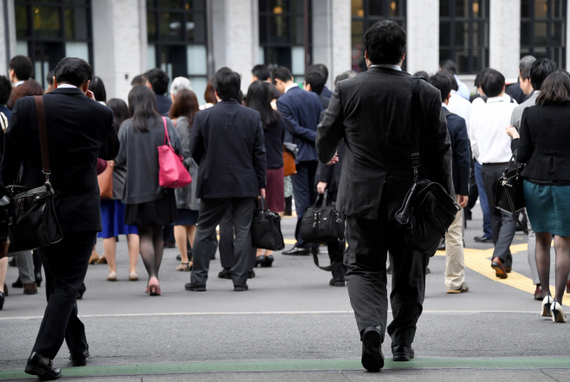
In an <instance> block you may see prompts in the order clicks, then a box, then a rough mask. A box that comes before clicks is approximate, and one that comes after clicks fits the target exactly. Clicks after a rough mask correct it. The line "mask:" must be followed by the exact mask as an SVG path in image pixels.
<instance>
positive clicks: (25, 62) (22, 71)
mask: <svg viewBox="0 0 570 382" xmlns="http://www.w3.org/2000/svg"><path fill="white" fill-rule="evenodd" d="M8 69H14V74H15V75H16V78H18V80H20V81H25V80H29V79H30V78H32V73H33V72H34V65H33V64H32V60H30V57H28V56H14V57H12V59H11V60H10V63H9V64H8Z"/></svg>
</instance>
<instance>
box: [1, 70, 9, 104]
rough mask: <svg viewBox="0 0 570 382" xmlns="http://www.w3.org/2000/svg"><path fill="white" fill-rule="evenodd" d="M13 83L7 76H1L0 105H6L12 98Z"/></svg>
mask: <svg viewBox="0 0 570 382" xmlns="http://www.w3.org/2000/svg"><path fill="white" fill-rule="evenodd" d="M11 92H12V84H11V83H10V80H9V79H8V77H6V76H0V105H6V103H7V102H8V100H9V99H10V93H11Z"/></svg>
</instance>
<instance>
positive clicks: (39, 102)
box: [34, 96, 51, 180]
mask: <svg viewBox="0 0 570 382" xmlns="http://www.w3.org/2000/svg"><path fill="white" fill-rule="evenodd" d="M34 99H35V101H36V114H37V115H38V130H39V133H40V147H41V151H42V171H43V173H44V174H45V175H46V180H49V175H50V174H51V169H50V164H49V145H48V137H47V127H46V114H45V111H44V98H43V96H34Z"/></svg>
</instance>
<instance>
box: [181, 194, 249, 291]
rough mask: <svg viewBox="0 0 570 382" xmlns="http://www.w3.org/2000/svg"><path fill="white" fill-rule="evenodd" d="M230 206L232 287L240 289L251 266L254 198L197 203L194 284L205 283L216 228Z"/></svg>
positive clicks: (221, 199)
mask: <svg viewBox="0 0 570 382" xmlns="http://www.w3.org/2000/svg"><path fill="white" fill-rule="evenodd" d="M230 206H231V207H233V216H232V221H233V223H234V233H235V240H234V251H233V252H234V257H235V263H234V265H233V268H232V279H233V281H234V286H235V285H237V286H243V285H245V284H246V281H247V271H248V270H249V269H251V268H253V266H254V265H255V253H254V251H253V248H252V245H251V220H252V218H253V208H254V198H218V199H202V200H201V201H200V217H199V218H198V224H197V230H196V239H195V240H194V250H193V261H194V266H193V268H192V275H191V276H190V280H191V281H192V282H193V283H195V284H203V285H205V284H206V281H207V280H208V271H209V269H210V259H211V258H212V255H214V254H215V253H216V243H217V240H216V226H217V225H218V224H220V222H221V221H222V219H223V218H224V215H225V214H226V211H227V210H228V208H229V207H230Z"/></svg>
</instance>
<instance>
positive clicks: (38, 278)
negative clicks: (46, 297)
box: [35, 271, 44, 288]
mask: <svg viewBox="0 0 570 382" xmlns="http://www.w3.org/2000/svg"><path fill="white" fill-rule="evenodd" d="M35 278H36V285H37V286H38V288H39V287H41V286H42V281H44V279H43V278H42V272H41V271H40V272H35Z"/></svg>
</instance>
